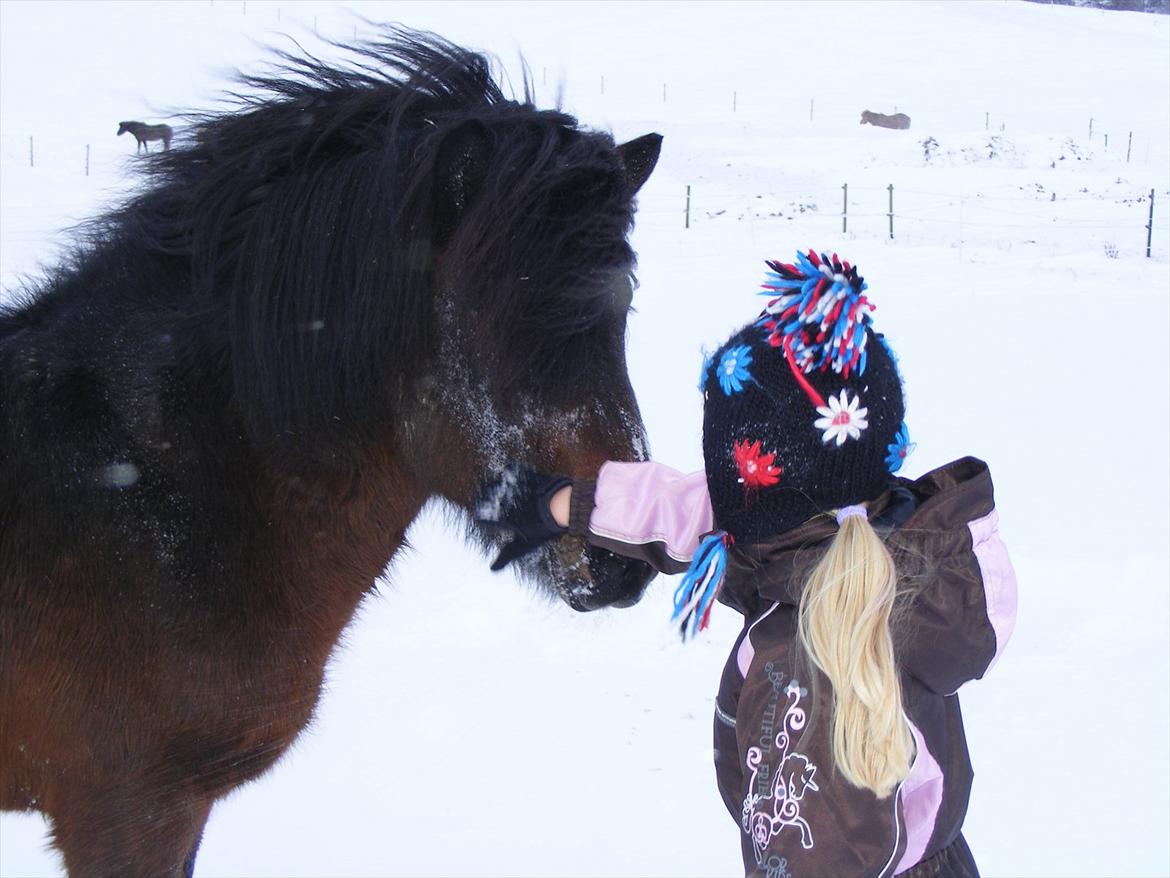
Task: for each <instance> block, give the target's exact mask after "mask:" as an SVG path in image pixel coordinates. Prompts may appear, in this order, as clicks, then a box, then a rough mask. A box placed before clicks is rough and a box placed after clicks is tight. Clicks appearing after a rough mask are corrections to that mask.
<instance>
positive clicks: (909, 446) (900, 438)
mask: <svg viewBox="0 0 1170 878" xmlns="http://www.w3.org/2000/svg"><path fill="white" fill-rule="evenodd" d="M886 450H887V451H888V452H889V454H887V455H886V467H887V468H888V469H889V471H890V472H891V473H896V472H897V471H898V470H900V469H901V468H902V462H903V461H904V460H905V459H906V456H907V455H908V454H909V453H910V452H911V451H913V450H914V443H913V442H911V441H910V431H909V430H908V429H907V428H906V424H905V423H903V424H902V426H901V427H900V428H899V429H898V433H897V435H896V436H894V441H893V443H892V444H890V445H887V446H886Z"/></svg>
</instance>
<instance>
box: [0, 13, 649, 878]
mask: <svg viewBox="0 0 1170 878" xmlns="http://www.w3.org/2000/svg"><path fill="white" fill-rule="evenodd" d="M350 48H351V49H352V51H353V52H354V53H355V55H356V58H355V59H354V60H353V62H352V63H351V64H348V65H344V64H343V65H339V66H326V65H325V64H324V63H323V62H319V61H317V60H315V59H311V58H300V57H290V56H287V55H285V56H282V57H283V62H284V63H283V66H282V67H281V68H279V70H278V72H276V73H273V74H270V75H267V76H262V77H255V76H253V77H246V78H245V79H244V82H245V88H246V90H247V92H248V93H249V94H250V95H252V96H251V97H249V98H247V99H241V100H242V101H243V102H242V104H240V105H238V106H237V107H236V109H235V110H233V111H231V112H223V113H219V114H214V115H209V116H203V117H200V119H199V121H197V122H194V123H193V124H192V128H191V135H190V137H185V138H184V139H183V143H181V144H180V145H179V146H177V147H176V148H175V149H174V150H171V151H169V152H164V153H159V154H158V155H156V156H154V157H152V160H151V161H150V162H145V163H144V166H145V167H144V168H143V171H144V173H145V174H147V175H148V183H147V185H144V186H143V187H141V188H140V189H139V190H138V193H137V194H136V195H135V196H133V198H132V199H131V200H130V201H129V203H127V204H125V205H124V206H122V207H120V208H119V209H118V210H117V211H115V212H113V213H111V214H110V215H108V216H106V217H104V218H102V219H100V220H97V221H95V222H93V223H91V224H90V226H89V227H88V228H87V229H86V234H85V237H84V239H83V240H82V241H81V242H79V243H78V246H77V248H76V249H75V251H74V252H73V253H72V254H70V256H69V258H68V259H67V260H66V261H65V263H64V264H63V265H61V266H59V267H58V268H56V269H54V270H52V271H50V272H49V274H48V277H47V278H46V279H45V280H44V281H43V282H41V283H40V284H39V285H38V286H37V287H36V288H32V289H25V290H23V291H21V293H20V294H19V295H18V296H16V297H15V303H14V304H13V305H10V306H5V307H0V808H5V809H15V810H36V811H41V812H43V813H44V814H45V815H46V816H47V817H48V818H49V820H50V822H51V824H52V832H53V843H54V845H55V846H56V847H57V848H58V849H59V850H60V851H61V853H62V854H63V856H64V860H65V866H66V868H67V869H68V870H69V872H70V873H71V874H72V875H75V876H105V875H116V876H125V878H135V876H141V878H147V876H149V878H159V876H182V875H186V876H190V875H191V872H192V870H193V868H194V862H195V854H196V851H197V849H198V845H199V841H200V838H201V835H202V832H203V827H204V823H205V822H206V820H207V816H208V813H209V812H210V810H211V807H212V805H213V804H214V803H215V802H216V801H217V800H219V799H220V798H222V797H223V796H225V795H227V794H228V793H230V792H231V791H232V790H234V789H236V788H237V787H239V786H240V785H241V784H243V783H245V782H246V781H248V780H251V779H253V778H256V777H258V776H259V775H261V774H263V773H264V772H265V771H267V770H268V768H269V767H270V766H271V765H272V764H273V763H274V762H276V761H277V760H278V759H279V758H280V757H281V754H283V753H284V752H285V751H286V750H287V749H288V747H289V746H290V744H291V743H292V742H293V740H294V739H296V737H297V736H298V735H299V734H300V732H301V730H302V729H303V728H304V727H305V725H306V724H307V723H308V722H309V719H310V717H311V716H312V714H313V711H314V708H315V706H316V704H317V700H318V697H319V694H320V688H321V683H322V679H323V675H324V671H325V665H326V662H327V661H328V659H329V656H330V654H331V653H332V651H333V649H334V647H335V645H336V644H337V642H338V639H339V638H340V637H341V635H342V632H343V630H344V629H345V628H346V626H347V625H348V624H349V622H350V620H351V619H352V617H353V615H354V613H355V611H356V610H357V608H358V606H359V604H360V603H361V602H362V600H363V599H364V598H366V596H367V595H369V594H370V592H371V591H372V590H373V589H374V587H375V583H376V580H377V579H378V577H379V576H380V575H381V574H382V572H383V571H384V570H385V568H386V565H387V564H388V562H389V561H390V559H391V558H392V557H393V556H394V555H395V553H396V552H397V551H398V549H399V547H401V546H402V545H403V543H404V540H405V534H406V530H407V528H408V527H409V526H410V523H411V522H412V521H413V520H414V519H415V517H416V516H417V515H418V513H419V511H420V510H421V509H422V508H423V507H424V506H426V505H428V504H437V505H440V506H442V507H444V508H445V509H446V510H448V511H449V512H454V513H457V514H459V515H460V516H461V517H462V519H463V520H464V521H465V522H467V525H468V528H469V531H470V533H471V534H472V535H473V536H474V537H476V538H477V539H479V540H482V541H483V542H484V543H488V542H491V541H492V540H493V539H496V538H495V537H492V536H491V535H488V534H485V533H482V532H480V531H478V530H476V529H475V525H474V524H473V522H472V518H471V515H470V513H471V512H472V507H473V505H474V499H475V497H476V495H477V486H479V485H480V484H481V483H482V482H483V481H484V480H485V479H489V478H492V477H494V476H497V475H498V474H499V473H500V472H501V471H502V469H503V467H504V465H505V464H506V463H507V462H508V461H512V460H517V461H523V462H525V463H528V464H530V465H532V466H534V467H536V468H539V469H542V470H544V471H546V472H562V473H566V474H569V475H572V476H589V475H592V474H594V473H595V472H596V471H597V468H598V467H599V466H600V465H601V464H602V463H603V462H604V461H606V460H608V459H617V460H639V459H644V458H645V456H646V450H645V438H644V432H643V426H642V420H641V417H640V415H639V413H638V406H637V403H636V401H635V399H634V393H633V389H632V388H631V386H630V382H629V377H628V375H627V372H626V364H625V339H626V318H627V315H628V313H629V311H630V305H631V299H632V296H633V289H634V277H633V268H634V261H635V259H634V253H633V251H632V250H631V248H630V245H629V242H628V234H629V232H630V229H631V227H632V225H633V218H634V204H635V197H636V193H637V191H638V189H639V188H640V187H641V186H642V184H643V183H644V182H645V181H646V179H647V177H648V176H649V174H650V172H651V170H652V169H653V168H654V165H655V162H656V161H657V158H658V152H659V147H660V143H661V139H662V138H661V137H659V136H658V135H656V134H647V135H645V136H642V137H639V138H637V139H635V140H631V141H629V142H627V143H623V144H620V145H618V144H615V143H614V140H613V138H612V137H611V136H610V135H609V134H607V133H604V132H599V131H591V130H588V129H585V128H582V127H580V126H579V125H578V123H577V120H576V119H574V118H573V117H571V116H569V115H567V114H565V113H563V112H560V111H554V110H540V109H538V108H537V107H535V106H533V104H532V102H531V98H530V97H529V93H530V87H529V86H528V85H527V84H526V86H525V97H524V99H522V100H518V99H515V98H511V97H509V96H507V95H505V94H504V93H503V91H502V89H501V88H500V87H499V85H498V84H497V83H496V82H495V81H494V79H493V78H492V76H491V72H490V71H491V67H490V65H489V62H488V61H487V60H486V59H485V58H483V57H482V56H480V55H477V54H474V53H471V52H468V51H466V50H464V49H460V48H458V47H456V46H452V45H451V44H449V43H446V42H445V41H442V40H440V39H439V38H438V37H434V36H432V35H423V34H415V33H412V32H406V31H400V30H395V29H387V30H386V31H384V32H383V33H382V34H381V35H380V36H379V37H378V38H377V41H376V42H374V43H371V44H369V45H359V46H354V47H350ZM127 124H129V123H127ZM128 130H132V129H128ZM436 560H437V561H438V562H439V563H442V559H436ZM522 566H523V568H524V569H523V570H522V573H524V574H525V575H526V576H527V577H528V578H530V579H532V580H533V581H535V582H537V583H539V584H541V585H543V586H544V587H545V589H546V590H547V592H548V593H549V594H553V595H556V596H558V597H560V598H562V599H563V600H564V601H565V602H566V603H568V604H569V605H570V606H572V607H573V608H574V609H577V610H592V609H596V608H599V607H604V606H629V605H630V604H632V603H634V602H636V601H637V600H638V599H639V598H640V597H641V594H642V591H643V589H644V588H645V586H646V584H647V582H649V580H650V578H651V575H652V571H651V570H650V568H649V567H648V566H646V565H644V564H642V563H641V562H637V561H630V560H627V559H622V558H619V557H617V556H616V555H613V554H610V553H608V552H606V551H604V550H602V549H598V548H596V547H593V546H589V545H587V544H586V543H585V542H584V541H583V540H581V539H579V538H577V537H572V536H564V537H562V538H560V539H558V540H555V541H553V542H552V543H550V544H548V545H547V546H546V547H544V548H542V549H541V550H539V551H537V552H535V553H533V554H532V555H531V556H528V557H527V558H526V559H524V561H523V562H522ZM429 584H430V583H427V582H425V581H423V582H416V583H413V584H412V587H415V588H426V587H427V586H428V585H429ZM385 635H386V636H387V637H394V636H396V632H395V631H394V630H393V629H391V630H387V631H386V632H385ZM455 636H458V635H457V634H456V633H454V632H451V631H450V630H449V627H448V625H447V623H446V622H445V620H444V619H442V618H436V619H435V620H434V638H433V639H434V641H435V643H436V648H438V649H442V642H443V638H444V637H455ZM587 658H588V657H586V656H583V660H587ZM419 659H420V660H424V659H425V656H420V657H419ZM369 672H370V673H372V674H394V673H403V674H410V672H411V670H410V668H394V667H379V668H370V669H369ZM500 685H507V681H504V680H501V681H500ZM424 697H425V696H424ZM421 713H425V710H421V709H420V705H418V704H413V705H412V704H403V705H401V712H400V714H399V716H398V718H397V720H396V721H397V722H399V723H410V722H414V721H415V719H416V717H418V716H419V715H420V714H421ZM383 732H384V733H385V734H386V735H390V736H392V735H393V732H394V729H393V728H392V727H389V726H388V727H387V728H385V729H384V730H383ZM402 758H403V759H412V758H415V756H414V755H413V754H409V753H404V754H403V756H402ZM534 783H535V781H534ZM533 794H534V796H535V795H537V791H536V790H535V789H534V791H533ZM401 795H403V796H409V795H410V791H408V790H404V791H402V792H401ZM391 831H392V830H391ZM390 849H391V850H392V849H393V846H392V845H391V847H390ZM497 865H498V866H501V867H503V866H506V864H497Z"/></svg>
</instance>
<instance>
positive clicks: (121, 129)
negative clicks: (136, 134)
mask: <svg viewBox="0 0 1170 878" xmlns="http://www.w3.org/2000/svg"><path fill="white" fill-rule="evenodd" d="M133 124H134V123H133V122H119V123H118V136H119V137H121V136H122V135H123V134H125V133H126V132H127V131H129V130H130V128H129V126H130V125H133Z"/></svg>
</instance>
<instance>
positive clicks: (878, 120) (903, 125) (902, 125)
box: [859, 110, 910, 130]
mask: <svg viewBox="0 0 1170 878" xmlns="http://www.w3.org/2000/svg"><path fill="white" fill-rule="evenodd" d="M859 124H861V125H876V126H877V127H878V128H897V129H899V130H904V129H907V128H909V127H910V117H909V116H907V115H906V114H905V113H894V115H892V116H887V115H885V114H884V113H871V112H870V111H869V110H862V111H861V122H860V123H859Z"/></svg>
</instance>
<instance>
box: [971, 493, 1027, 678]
mask: <svg viewBox="0 0 1170 878" xmlns="http://www.w3.org/2000/svg"><path fill="white" fill-rule="evenodd" d="M967 527H968V528H970V529H971V548H972V551H974V553H975V558H976V560H978V562H979V574H980V576H982V577H983V597H984V600H986V602H987V618H988V619H989V620H990V621H991V628H992V630H993V631H995V655H994V656H993V657H992V659H991V663H990V664H989V665H988V666H987V669H986V670H985V671H984V672H983V673H987V671H990V670H991V669H992V668H993V667H995V663H996V662H997V661H999V656H1000V654H1001V653H1002V652H1003V648H1004V647H1005V646H1007V642H1008V640H1009V639H1010V638H1011V636H1012V631H1013V629H1015V627H1016V571H1015V570H1014V569H1013V568H1012V562H1011V559H1010V558H1008V553H1007V548H1006V547H1005V546H1004V544H1003V541H1002V540H1001V539H1000V538H999V516H998V515H997V514H996V512H995V510H994V509H992V510H991V511H990V512H989V513H987V515H985V516H983V517H982V518H978V519H976V520H975V521H972V522H970V523H968V525H967Z"/></svg>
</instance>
